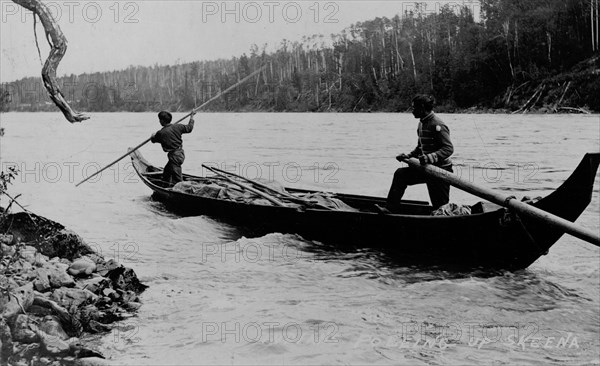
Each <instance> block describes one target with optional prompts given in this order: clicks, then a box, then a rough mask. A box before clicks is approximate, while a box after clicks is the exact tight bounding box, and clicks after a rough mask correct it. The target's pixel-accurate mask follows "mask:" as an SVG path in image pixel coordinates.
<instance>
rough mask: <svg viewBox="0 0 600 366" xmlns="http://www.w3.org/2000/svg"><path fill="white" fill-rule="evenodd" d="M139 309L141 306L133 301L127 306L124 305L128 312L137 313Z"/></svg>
mask: <svg viewBox="0 0 600 366" xmlns="http://www.w3.org/2000/svg"><path fill="white" fill-rule="evenodd" d="M141 307H142V304H140V303H139V302H135V301H131V302H128V303H127V304H125V309H127V310H130V311H137V310H138V309H139V308H141Z"/></svg>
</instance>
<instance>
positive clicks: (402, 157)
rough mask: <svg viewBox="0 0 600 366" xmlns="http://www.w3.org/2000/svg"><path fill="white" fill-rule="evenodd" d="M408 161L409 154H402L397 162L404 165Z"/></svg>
mask: <svg viewBox="0 0 600 366" xmlns="http://www.w3.org/2000/svg"><path fill="white" fill-rule="evenodd" d="M408 159H410V156H408V154H404V153H402V154H400V155H398V156H396V160H398V161H399V162H401V163H404V160H408Z"/></svg>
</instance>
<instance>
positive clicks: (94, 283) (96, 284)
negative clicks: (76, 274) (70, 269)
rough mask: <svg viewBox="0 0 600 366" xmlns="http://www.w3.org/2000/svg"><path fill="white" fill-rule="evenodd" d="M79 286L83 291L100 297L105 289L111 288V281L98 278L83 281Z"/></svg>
mask: <svg viewBox="0 0 600 366" xmlns="http://www.w3.org/2000/svg"><path fill="white" fill-rule="evenodd" d="M77 286H78V287H79V288H82V289H87V290H89V291H91V292H93V293H94V294H96V295H99V294H100V292H101V291H102V290H103V289H105V288H107V287H108V286H110V280H109V279H107V278H104V277H102V276H97V277H92V278H90V279H86V280H82V281H81V282H78V283H77Z"/></svg>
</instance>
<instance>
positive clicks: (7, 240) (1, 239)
mask: <svg viewBox="0 0 600 366" xmlns="http://www.w3.org/2000/svg"><path fill="white" fill-rule="evenodd" d="M13 241H14V236H13V235H5V234H0V243H2V244H5V245H12V244H13Z"/></svg>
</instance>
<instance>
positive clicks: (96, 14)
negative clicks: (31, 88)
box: [0, 0, 479, 82]
mask: <svg viewBox="0 0 600 366" xmlns="http://www.w3.org/2000/svg"><path fill="white" fill-rule="evenodd" d="M43 2H44V3H45V4H47V5H48V6H49V7H50V9H51V11H52V13H53V14H54V15H55V17H56V18H57V20H58V23H59V25H60V27H61V29H62V31H63V33H64V34H65V36H66V37H67V39H68V42H69V48H68V51H67V55H66V56H65V58H64V59H63V61H62V63H61V65H60V68H59V69H58V75H59V76H61V75H63V74H71V73H73V74H80V73H84V72H96V71H108V70H117V69H123V68H126V67H128V66H130V65H145V66H147V65H154V64H163V65H164V64H175V63H177V62H181V63H183V62H189V61H198V60H210V59H216V58H229V57H231V56H239V55H241V54H242V53H244V52H245V53H249V50H250V46H251V45H252V44H253V43H256V44H258V45H259V46H262V45H263V44H264V43H267V44H268V45H269V46H270V47H271V49H272V47H274V46H275V45H277V44H279V43H280V42H281V40H282V39H284V38H285V39H288V40H292V41H294V40H301V38H302V36H308V35H312V34H323V35H325V36H326V37H327V38H329V36H330V34H332V33H339V32H340V31H341V30H342V29H344V28H346V27H347V26H349V25H350V24H352V23H356V22H358V21H364V20H368V19H373V18H375V17H377V16H380V17H383V16H387V17H393V16H394V15H395V14H401V13H402V12H403V11H404V10H406V9H413V8H414V1H396V0H387V1H386V0H383V1H377V0H375V1H368V0H360V1H357V0H343V1H324V0H319V1H316V0H310V1H298V0H296V1H271V0H264V1H262V0H260V1H200V0H187V1H172V0H144V1H116V0H102V1H72V0H64V1H63V0H58V1H46V0H44V1H43ZM445 2H447V1H445ZM445 2H443V3H445ZM425 3H426V6H427V9H428V10H430V11H435V10H436V9H439V7H440V4H441V3H442V2H437V1H425ZM457 3H460V4H463V3H466V4H467V5H469V6H471V7H473V8H474V9H475V11H476V12H478V11H479V8H478V3H477V2H474V1H466V2H463V1H460V0H459V1H458V2H457ZM453 4H454V3H453ZM0 9H1V17H2V19H0V46H1V47H0V48H1V52H2V54H1V58H0V81H2V82H10V81H14V80H16V79H20V78H22V77H25V76H38V75H40V70H41V64H40V59H39V56H38V53H37V49H36V46H35V39H34V33H33V17H32V15H31V13H30V12H29V11H27V10H25V9H23V8H21V7H19V6H18V5H16V4H14V3H13V2H11V1H9V0H0ZM37 34H38V40H39V43H40V49H41V53H42V59H43V60H45V59H46V56H47V55H48V50H49V47H48V45H47V42H46V39H45V37H44V32H43V28H42V26H41V24H40V23H39V22H37Z"/></svg>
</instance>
